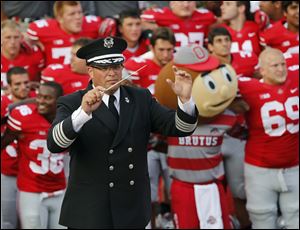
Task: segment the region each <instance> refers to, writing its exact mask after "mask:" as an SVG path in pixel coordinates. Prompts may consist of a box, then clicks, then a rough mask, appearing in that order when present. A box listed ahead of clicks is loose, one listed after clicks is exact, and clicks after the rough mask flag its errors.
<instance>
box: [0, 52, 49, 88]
mask: <svg viewBox="0 0 300 230" xmlns="http://www.w3.org/2000/svg"><path fill="white" fill-rule="evenodd" d="M15 66H21V67H24V68H25V69H26V70H27V71H28V74H29V79H30V81H40V72H41V71H42V69H43V68H44V66H45V60H44V56H43V53H42V52H41V50H40V49H38V48H37V47H34V48H33V50H32V53H30V54H28V53H26V52H23V51H21V53H20V54H19V55H18V56H17V57H16V58H15V59H13V60H8V59H7V58H6V57H4V56H3V55H2V54H1V87H3V86H6V85H7V80H6V73H7V71H8V70H9V69H10V68H12V67H15Z"/></svg>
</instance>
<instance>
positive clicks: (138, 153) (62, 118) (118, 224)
mask: <svg viewBox="0 0 300 230" xmlns="http://www.w3.org/2000/svg"><path fill="white" fill-rule="evenodd" d="M90 89H92V86H91V85H89V86H88V88H87V89H86V90H83V91H78V92H76V93H73V94H70V95H67V96H64V97H61V98H60V99H59V101H58V109H57V115H56V118H55V120H54V122H53V124H52V128H51V130H50V132H49V135H48V140H47V144H48V148H49V150H50V151H51V152H53V153H58V152H62V151H65V150H67V149H68V150H69V152H70V156H71V160H70V174H69V181H68V187H67V191H66V194H65V197H64V201H63V204H62V208H61V214H60V220H59V223H60V224H62V225H65V226H68V227H70V228H81V229H83V228H145V226H146V225H147V224H148V222H149V220H150V213H151V199H150V197H151V196H150V183H149V176H148V166H147V144H148V139H149V135H150V132H159V133H161V134H163V135H168V136H187V135H190V134H192V132H193V131H194V129H195V128H196V125H197V124H196V123H197V116H195V117H192V116H189V115H188V114H186V113H184V112H183V111H181V110H180V109H178V110H177V112H176V111H173V110H169V109H167V108H165V107H163V106H161V105H160V104H158V103H157V102H156V100H155V99H153V98H152V96H151V93H150V92H149V91H148V90H145V89H139V88H134V87H128V86H121V87H120V90H121V91H120V118H119V123H117V121H116V119H115V117H114V116H113V115H112V113H111V112H110V110H109V109H108V108H107V106H106V105H105V104H104V103H101V105H100V107H99V108H98V109H97V110H95V111H94V112H93V113H92V119H90V120H89V121H88V122H86V123H85V124H84V126H83V127H82V128H81V130H80V131H79V132H78V133H76V132H75V131H74V129H73V126H72V121H71V114H72V113H73V112H74V111H75V110H76V109H78V108H79V107H80V105H81V101H82V97H83V95H84V94H85V93H86V92H87V90H90Z"/></svg>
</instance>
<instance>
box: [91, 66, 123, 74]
mask: <svg viewBox="0 0 300 230" xmlns="http://www.w3.org/2000/svg"><path fill="white" fill-rule="evenodd" d="M91 67H94V68H96V69H98V70H100V71H102V72H108V71H109V70H110V69H111V70H112V71H119V70H121V69H122V68H123V64H119V65H109V66H96V65H91Z"/></svg>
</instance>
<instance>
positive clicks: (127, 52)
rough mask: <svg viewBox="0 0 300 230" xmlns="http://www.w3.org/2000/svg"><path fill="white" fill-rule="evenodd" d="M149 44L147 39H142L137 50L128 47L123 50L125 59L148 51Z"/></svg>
mask: <svg viewBox="0 0 300 230" xmlns="http://www.w3.org/2000/svg"><path fill="white" fill-rule="evenodd" d="M148 50H149V49H148V44H147V40H146V39H142V40H141V41H140V42H139V46H138V47H137V49H136V50H134V51H133V50H130V49H129V48H128V47H127V49H126V50H125V51H124V52H123V55H124V57H125V60H129V58H131V57H138V56H140V55H142V54H144V53H146V52H147V51H148Z"/></svg>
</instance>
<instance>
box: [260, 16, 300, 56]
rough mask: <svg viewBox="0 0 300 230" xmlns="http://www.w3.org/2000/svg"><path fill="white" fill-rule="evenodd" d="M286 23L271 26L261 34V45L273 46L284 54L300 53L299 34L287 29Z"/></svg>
mask: <svg viewBox="0 0 300 230" xmlns="http://www.w3.org/2000/svg"><path fill="white" fill-rule="evenodd" d="M285 23H286V22H285V21H279V22H276V23H275V24H273V25H271V26H270V28H268V29H266V30H265V31H263V32H262V33H261V34H260V44H261V45H262V46H271V47H273V48H276V49H279V50H281V51H282V52H283V53H285V52H289V53H299V33H293V32H291V31H289V30H288V29H287V28H286V27H285Z"/></svg>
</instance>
